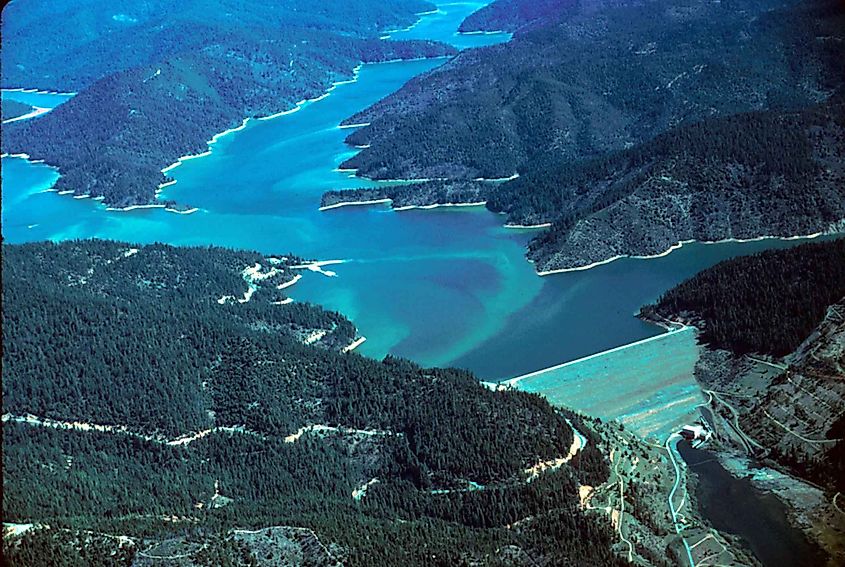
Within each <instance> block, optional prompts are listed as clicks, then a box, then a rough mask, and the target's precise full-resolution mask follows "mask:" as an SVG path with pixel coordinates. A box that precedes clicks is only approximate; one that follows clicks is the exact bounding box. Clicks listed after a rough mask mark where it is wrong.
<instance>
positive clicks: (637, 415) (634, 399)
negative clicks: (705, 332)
mask: <svg viewBox="0 0 845 567" xmlns="http://www.w3.org/2000/svg"><path fill="white" fill-rule="evenodd" d="M698 348H699V347H698V345H697V343H696V331H695V329H692V328H689V327H688V328H686V329H683V330H680V331H675V332H672V333H666V334H663V335H660V336H656V337H652V338H650V339H645V340H643V341H640V342H637V343H634V344H631V345H628V346H625V347H622V348H619V349H615V350H612V351H610V352H607V353H603V354H597V355H594V356H590V357H587V358H585V359H583V360H577V361H573V362H570V363H567V364H565V365H562V366H560V367H557V368H550V369H547V370H543V371H540V372H537V373H534V374H532V375H528V376H525V377H522V378H519V379H517V381H516V382H515V384H514V385H515V387H516V388H517V389H519V390H524V391H526V392H535V393H538V394H541V395H543V396H545V397H546V398H547V399H548V400H549V401H550V402H551V403H552V404H555V405H559V406H565V407H570V408H573V409H576V410H578V411H580V412H582V413H585V414H588V415H591V416H595V417H600V418H602V419H605V420H612V419H615V420H618V421H620V422H622V423H624V424H625V426H626V427H627V428H628V429H629V430H631V431H633V432H634V433H636V434H638V435H640V436H641V437H643V438H646V437H651V438H654V439H655V440H657V441H662V440H663V439H665V438H666V437H667V436H668V435H669V434H670V433H673V432H675V431H677V430H678V429H679V428H680V426H681V425H683V424H684V423H690V422H692V421H693V420H694V419H695V418H696V417H697V413H696V411H695V406H696V404H699V403H701V402H702V401H703V398H702V396H701V390H700V389H699V387H698V384H697V383H696V382H695V379H694V378H693V370H694V368H695V363H696V361H697V360H698ZM608 386H611V387H608Z"/></svg>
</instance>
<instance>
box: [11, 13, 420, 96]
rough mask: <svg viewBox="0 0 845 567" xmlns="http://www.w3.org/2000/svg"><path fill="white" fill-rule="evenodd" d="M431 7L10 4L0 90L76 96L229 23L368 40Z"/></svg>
mask: <svg viewBox="0 0 845 567" xmlns="http://www.w3.org/2000/svg"><path fill="white" fill-rule="evenodd" d="M431 9H433V6H432V4H430V3H429V2H427V1H426V0H387V1H380V2H377V1H372V0H362V1H359V2H354V3H352V2H346V1H344V0H323V1H321V2H311V1H309V0H283V1H280V2H271V3H267V2H260V1H256V0H247V1H245V2H230V1H226V0H199V1H196V0H195V1H192V2H167V1H166V0H143V1H133V0H113V1H111V2H109V3H108V5H103V3H102V2H98V1H96V0H58V1H52V2H42V1H29V2H12V3H10V4H9V5H8V6H5V7H4V9H3V16H2V29H3V52H2V63H3V71H2V81H3V82H2V86H3V87H4V88H9V87H26V88H39V89H44V90H57V91H62V92H68V91H79V90H81V89H83V88H85V87H87V86H89V85H91V84H92V83H94V82H95V81H96V80H98V79H100V78H102V77H104V76H106V75H110V74H111V73H114V72H117V71H123V70H126V69H129V68H132V67H137V66H147V65H152V64H154V63H156V62H158V61H161V60H163V59H167V58H170V57H172V56H174V55H177V54H180V53H188V52H192V51H196V50H198V49H201V48H202V47H204V46H206V45H208V44H209V43H213V42H214V41H219V39H220V38H219V37H218V34H219V33H221V32H222V31H224V30H226V29H229V30H231V29H232V28H233V27H235V26H233V23H236V27H239V28H242V29H248V30H254V31H256V32H257V34H258V35H259V36H261V37H264V38H267V39H272V38H273V37H274V36H275V34H277V33H279V32H280V31H282V30H291V29H309V30H313V31H315V32H317V31H319V32H322V33H329V34H332V35H334V34H343V35H352V36H370V37H373V36H377V35H378V33H379V32H380V31H381V30H383V29H385V28H390V27H394V28H398V27H404V26H407V25H409V24H411V23H413V22H414V20H415V19H416V15H415V14H416V13H418V12H425V11H428V10H431Z"/></svg>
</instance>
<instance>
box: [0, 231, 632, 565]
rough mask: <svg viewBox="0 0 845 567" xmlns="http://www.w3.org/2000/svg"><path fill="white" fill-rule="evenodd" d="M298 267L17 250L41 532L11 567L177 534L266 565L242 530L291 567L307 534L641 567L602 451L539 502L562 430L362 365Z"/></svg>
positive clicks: (346, 547) (435, 374) (449, 374)
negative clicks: (612, 503)
mask: <svg viewBox="0 0 845 567" xmlns="http://www.w3.org/2000/svg"><path fill="white" fill-rule="evenodd" d="M300 262H301V260H300V259H298V258H294V257H268V256H263V255H259V254H255V253H246V252H233V251H228V250H221V249H215V248H173V247H170V246H165V245H153V246H145V247H138V248H133V247H131V246H129V245H126V244H121V243H115V242H103V241H88V242H67V243H64V244H59V245H56V244H49V243H47V244H29V245H22V246H9V245H6V246H4V247H3V269H4V277H3V313H4V325H3V351H4V364H3V413H4V418H3V421H4V423H3V458H4V461H3V473H4V474H3V479H4V480H3V488H4V498H3V508H4V509H3V516H4V521H5V522H15V523H20V524H29V523H32V524H35V525H36V527H35V528H32V530H31V531H30V532H29V535H25V536H24V537H22V538H18V539H16V540H14V542H16V543H14V544H13V545H12V547H7V549H6V551H7V552H8V554H7V557H8V558H9V559H10V560H11V564H13V565H24V564H26V565H32V564H38V563H37V562H35V563H33V562H32V561H34V560H33V557H42V558H43V557H53V558H56V561H57V563H55V564H58V565H75V564H80V563H84V564H88V565H92V564H98V562H100V563H102V562H103V561H106V562H108V560H107V559H106V558H108V557H110V556H109V555H108V553H111V552H112V551H115V550H116V547H115V546H117V547H119V548H120V549H121V550H122V551H121V552H120V554H119V555H118V556H115V557H122V559H113V561H123V560H125V562H123V563H121V564H126V565H128V564H129V563H131V561H132V560H133V558H136V557H137V559H138V560H139V561H144V557H151V556H154V555H155V554H160V555H164V556H167V555H169V553H168V552H166V551H161V552H158V551H156V552H155V553H153V547H156V546H158V545H159V544H158V543H155V544H154V543H151V542H156V541H161V540H162V538H164V540H167V541H170V539H168V538H177V536H178V538H177V539H178V541H179V542H181V543H179V545H186V546H188V547H189V551H190V553H188V556H190V557H192V558H193V559H192V561H200V562H199V563H197V564H206V563H203V562H204V561H206V560H207V561H208V563H207V564H220V563H219V562H220V561H222V559H221V557H227V558H228V559H227V561H228V560H232V561H234V559H233V558H235V557H240V558H241V559H243V560H244V561H246V559H244V558H248V557H250V556H251V555H250V554H253V555H252V556H253V557H254V553H256V552H257V551H256V549H254V548H252V547H250V546H251V545H253V543H254V542H253V543H250V544H249V545H247V544H246V543H243V541H241V540H238V539H237V538H238V537H239V536H237V535H235V536H233V535H232V534H237V533H239V532H232V531H231V530H232V529H233V528H239V529H243V528H246V529H253V528H262V527H264V526H294V528H290V529H288V528H285V529H287V530H288V531H284V530H282V532H281V533H279V534H276V535H277V536H278V537H279V538H280V539H279V541H280V543H279V544H278V546H271V547H273V549H275V551H272V550H271V551H272V552H273V553H275V552H279V550H280V549H284V545H288V544H289V543H290V538H294V535H293V534H300V535H302V534H304V535H302V537H300V536H296V537H295V538H294V539H295V540H296V542H298V543H296V545H298V546H299V545H301V546H303V549H310V547H315V548H316V549H317V550H318V551H319V549H328V550H330V557H334V558H335V559H336V560H338V561H340V562H342V563H343V564H347V565H400V564H401V565H430V564H431V559H432V557H436V558H437V559H436V561H435V563H437V564H443V565H455V564H464V563H472V562H477V561H482V560H483V561H484V562H485V563H488V564H501V565H524V564H528V563H526V561H527V559H526V558H527V557H531V558H533V559H532V560H531V561H530V562H529V563H531V562H533V561H539V562H541V563H542V562H545V563H548V564H561V563H568V562H572V563H576V564H579V565H602V566H604V565H613V564H617V563H618V564H621V559H617V556H616V554H615V552H614V551H612V550H611V535H610V527H609V525H606V524H605V523H603V522H601V521H599V520H597V519H595V518H593V517H585V516H584V515H583V513H582V512H581V511H580V509H578V507H577V501H578V500H577V486H578V482H587V483H589V484H591V485H597V484H600V483H601V482H603V479H605V478H606V477H607V474H608V467H607V463H606V461H605V460H604V457H603V456H602V455H601V453H599V452H597V451H594V450H590V451H585V452H583V453H581V454H579V455H577V457H576V459H574V460H573V461H572V463H571V465H572V466H574V465H575V463H576V462H577V463H578V470H577V471H576V470H575V469H573V468H572V466H561V467H560V468H558V469H556V470H549V471H548V472H546V473H544V474H541V475H540V476H539V478H537V479H536V480H534V481H533V482H530V483H528V482H526V479H525V478H526V477H525V473H524V472H523V471H524V469H526V468H528V467H531V466H532V465H534V464H536V463H537V462H538V461H542V460H548V459H553V458H557V457H559V456H560V455H566V454H567V453H568V451H569V449H570V446H571V444H572V441H573V433H572V430H571V428H570V426H569V425H568V424H567V422H566V419H565V417H564V416H562V415H560V414H558V413H557V412H556V411H555V410H553V409H552V408H551V406H549V404H548V403H547V402H546V401H544V400H542V399H541V398H539V397H537V396H534V395H528V394H524V393H520V392H516V391H492V390H489V389H487V388H485V387H483V386H482V385H481V384H480V383H479V382H478V381H477V380H476V379H475V378H474V377H473V376H471V375H470V374H469V373H467V372H463V371H457V370H448V369H423V368H420V367H418V366H417V365H415V364H413V363H411V362H408V361H404V360H399V359H394V358H388V359H386V360H384V361H383V362H376V361H373V360H369V359H366V358H362V357H360V356H358V355H355V354H352V353H343V352H342V350H343V349H342V347H344V346H346V345H347V344H349V343H350V342H351V341H352V339H354V337H355V330H354V328H353V327H352V325H351V324H350V323H349V322H348V321H346V320H345V319H343V318H342V317H341V316H340V315H338V314H335V313H327V312H325V311H322V310H320V309H319V308H316V307H313V306H309V305H304V304H300V303H296V302H293V303H290V302H287V301H285V300H284V298H283V296H282V293H283V290H284V289H286V286H287V285H290V282H291V281H293V280H294V278H295V276H296V275H297V270H298V268H294V267H293V266H294V265H297V264H299V263H300ZM250 284H251V285H250ZM297 285H304V284H303V283H298V284H297ZM279 286H282V287H281V289H280V287H279ZM250 290H252V291H250ZM236 298H239V299H236ZM573 418H574V416H573ZM578 423H581V422H580V421H579V422H578ZM584 426H585V425H584V424H583V423H581V425H580V427H584ZM517 524H518V525H519V527H518V528H517V527H513V528H510V529H508V528H507V527H506V526H511V525H512V526H516V525H517ZM44 525H49V526H50V528H44V527H39V526H44ZM58 528H61V529H65V530H66V531H57V529H58ZM80 529H83V530H94V531H95V532H98V533H99V532H105V533H108V534H116V533H119V534H124V535H123V536H122V537H124V539H122V540H119V541H118V540H114V541H112V542H111V544H110V545H105V543H106V542H105V541H100V542H99V543H97V542H98V541H99V540H97V537H98V536H96V534H92V535H89V536H85V538H87V539H85V540H78V539H77V536H78V535H79V534H80V532H78V531H77V530H80ZM291 530H293V531H291ZM296 530H304V532H302V533H300V532H297V531H296ZM244 533H247V532H244ZM308 533H310V534H311V535H310V536H309V535H307V534H308ZM74 534H76V535H74ZM227 534H228V535H227ZM284 534H287V535H284ZM241 535H243V534H241ZM312 536H313V538H314V539H309V538H311V537H312ZM185 537H187V539H185ZM233 537H234V538H235V539H234V540H233V539H232V538H233ZM268 537H269V536H268ZM145 538H151V539H149V540H145ZM236 540H237V541H236ZM80 541H82V542H81V543H80ZM144 541H147V543H146V544H143V545H141V544H142V543H143V542H144ZM284 541H287V542H288V544H284V545H283V543H284ZM315 541H316V543H315ZM127 542H129V543H127ZM191 542H205V543H204V544H202V545H200V544H192V543H191ZM239 542H240V543H239ZM130 543H131V545H130ZM171 543H172V542H171ZM101 544H102V545H101ZM162 545H164V544H162ZM167 545H169V546H171V547H164V548H162V549H175V548H174V547H173V546H176V543H172V545H171V544H167ZM192 545H193V546H194V547H191V546H192ZM244 546H246V547H244ZM326 546H328V547H326ZM144 547H147V550H146V551H145V553H146V555H141V554H139V553H138V552H139V551H140V549H143V548H144ZM198 547H201V548H202V549H201V550H200V549H198ZM258 549H262V548H260V547H259V548H258ZM264 549H265V550H264V551H263V552H262V553H265V554H266V553H270V552H271V551H267V550H266V548H264ZM98 550H99V551H98ZM250 550H252V551H250ZM170 553H175V552H170ZM320 553H322V552H320ZM206 554H210V555H206ZM232 554H234V555H232ZM313 554H314V557H315V558H317V557H318V556H319V554H318V553H317V551H314V552H313ZM308 555H309V552H306V556H308ZM124 556H125V557H124ZM209 557H210V559H209ZM214 557H218V558H217V559H214ZM204 558H205V559H204ZM324 559H325V557H324ZM39 561H41V560H39ZM238 561H240V559H239V560H238ZM315 561H316V559H315ZM235 564H239V563H235ZM246 564H249V562H248V561H247V562H246ZM532 564H533V563H532Z"/></svg>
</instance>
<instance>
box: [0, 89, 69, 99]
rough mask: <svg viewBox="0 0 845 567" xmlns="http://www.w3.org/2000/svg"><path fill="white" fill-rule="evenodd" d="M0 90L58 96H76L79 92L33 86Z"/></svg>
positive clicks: (2, 90)
mask: <svg viewBox="0 0 845 567" xmlns="http://www.w3.org/2000/svg"><path fill="white" fill-rule="evenodd" d="M0 92H4V93H27V94H33V93H34V94H43V95H58V96H66V97H72V96H76V95H77V94H79V93H61V92H59V91H42V90H41V89H33V88H28V89H25V88H23V87H16V88H2V89H0Z"/></svg>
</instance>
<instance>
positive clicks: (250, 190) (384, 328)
mask: <svg viewBox="0 0 845 567" xmlns="http://www.w3.org/2000/svg"><path fill="white" fill-rule="evenodd" d="M484 4H485V2H476V3H458V4H452V3H439V4H438V7H439V10H438V11H437V12H433V13H430V14H426V15H423V16H422V17H421V20H420V21H419V22H418V23H417V24H415V25H414V26H412V27H411V28H409V29H407V30H403V31H398V32H390V33H389V35H390V37H391V38H393V39H402V38H426V39H435V40H442V41H447V42H451V43H452V44H454V45H456V46H458V47H461V48H482V49H483V47H482V46H483V45H488V44H493V43H498V42H502V41H507V40H508V38H509V35H508V34H505V33H502V34H485V35H482V34H474V35H461V34H457V33H456V30H457V28H458V25H459V24H460V22H461V21H462V20H463V19H464V18H465V17H466V16H467V15H469V14H470V13H471V12H473V11H474V10H476V9H478V8H479V7H481V6H482V5H484ZM444 61H445V60H443V59H438V60H427V61H421V60H415V61H405V62H392V63H382V64H368V65H363V66H362V68H361V69H360V72H359V73H358V75H357V80H355V81H353V82H346V83H343V84H338V85H337V87H336V88H335V89H334V90H332V91H331V93H330V94H329V96H327V97H324V98H322V99H321V100H318V101H315V102H310V103H305V104H303V105H302V106H301V107H300V109H299V110H298V111H297V112H293V113H290V114H287V115H284V116H280V117H278V118H275V119H272V120H250V121H249V122H248V123H247V124H246V127H245V128H243V129H242V130H240V131H238V132H234V133H232V134H229V135H226V136H223V137H221V138H220V139H219V140H218V141H217V142H216V143H215V144H214V145H213V146H212V152H211V155H209V156H206V157H203V158H201V159H195V160H190V161H186V162H184V163H183V164H182V165H180V166H178V167H176V168H174V169H172V170H170V171H169V172H168V175H170V176H171V177H173V178H174V179H175V180H176V181H177V182H176V183H175V184H172V185H169V186H167V187H166V188H165V189H164V190H163V193H162V197H164V198H167V199H173V200H176V201H178V202H179V203H183V204H187V205H190V206H193V207H196V208H197V209H198V210H197V211H196V212H194V213H192V214H176V213H173V212H168V211H165V210H163V209H160V208H157V209H136V210H132V211H107V210H106V208H105V207H104V206H103V205H102V204H101V203H99V202H96V201H93V200H92V199H88V198H73V197H72V196H70V195H57V194H56V193H55V192H52V191H51V190H50V188H51V186H52V185H53V183H54V182H55V180H56V178H57V175H58V174H57V172H56V171H54V170H53V169H51V168H49V167H48V166H47V165H45V164H35V163H31V162H28V161H26V160H24V159H22V158H14V157H5V158H3V164H2V165H3V187H2V189H3V191H2V205H3V207H2V221H3V237H4V238H5V239H6V242H12V243H15V242H29V241H37V240H44V239H49V240H54V241H60V240H66V239H74V238H108V239H116V240H125V241H130V242H138V243H150V242H166V243H170V244H176V245H203V246H204V245H209V244H214V245H220V246H228V247H234V248H243V249H254V250H258V251H260V252H264V253H268V254H270V253H273V254H285V253H288V252H290V253H293V254H297V255H300V256H304V257H307V258H313V259H318V260H332V259H337V260H343V261H344V263H342V264H337V265H334V266H332V271H334V272H336V273H337V277H326V276H324V275H322V274H319V273H311V272H307V273H306V274H305V276H304V278H303V279H302V280H301V281H300V282H299V283H297V284H296V285H295V286H293V287H291V288H289V292H290V294H291V296H292V297H293V298H294V299H295V300H297V301H310V302H314V303H317V304H320V305H322V306H324V307H326V308H328V309H333V310H337V311H339V312H341V313H343V314H344V315H346V316H347V317H349V318H350V319H352V320H353V321H354V323H355V324H356V325H357V326H358V328H359V329H360V332H361V334H363V335H364V336H366V337H367V341H366V342H365V343H363V345H362V346H361V347H360V348H359V349H358V350H359V352H361V353H362V354H365V355H370V356H373V357H376V358H380V357H383V356H384V355H386V354H388V353H392V354H395V355H398V356H403V357H407V358H410V359H412V360H414V361H417V362H419V363H421V364H424V365H457V366H461V367H464V368H469V369H471V370H474V371H475V372H476V373H477V374H478V375H479V376H480V377H481V378H484V379H486V380H500V379H504V378H510V377H514V376H519V375H523V374H526V373H529V372H534V371H537V370H540V369H543V368H548V367H551V366H555V365H558V364H560V363H562V362H566V361H571V360H575V359H579V358H582V357H585V356H588V355H591V354H594V353H597V352H601V351H605V350H608V349H611V348H614V347H618V346H620V345H624V344H628V343H631V342H635V341H639V340H642V339H646V338H648V337H652V336H655V335H657V334H660V333H662V332H663V329H661V328H659V327H656V326H653V325H648V324H646V323H643V322H642V321H640V320H638V319H636V318H635V317H634V314H635V313H636V312H637V311H638V309H639V308H640V306H641V305H643V304H644V303H647V302H650V301H654V300H655V299H657V298H658V297H659V295H660V294H661V293H662V292H663V291H665V290H666V289H668V288H669V287H671V286H673V285H675V284H677V283H679V282H680V281H682V280H683V279H685V278H687V277H690V276H692V275H693V274H695V273H696V272H698V271H699V270H701V269H703V268H706V267H708V266H710V265H713V264H715V263H717V262H719V261H721V260H724V259H726V258H730V257H732V256H736V255H739V254H749V253H753V252H756V251H759V250H763V249H766V248H772V247H783V246H790V245H794V244H796V242H794V241H793V242H784V241H779V240H769V241H758V242H750V243H724V244H718V245H704V244H691V245H686V246H684V247H683V248H682V249H680V250H676V251H674V252H673V253H671V254H669V255H667V256H664V257H661V258H656V259H651V260H635V259H622V260H618V261H615V262H612V263H610V264H606V265H602V266H598V267H595V268H593V269H590V270H586V271H579V272H569V273H562V274H555V275H550V276H546V277H542V278H541V277H539V276H537V275H536V274H535V272H534V269H533V267H532V265H531V264H529V263H528V262H527V261H526V260H525V257H524V251H525V244H526V243H527V242H528V240H529V239H530V238H531V237H532V236H533V235H535V234H536V231H535V230H530V229H527V230H514V229H506V228H504V227H503V226H502V225H503V217H501V216H499V215H495V214H492V213H490V212H488V211H487V210H486V209H484V207H453V208H438V209H433V210H409V211H403V212H394V211H392V210H391V209H389V208H388V207H387V206H385V205H377V206H365V207H341V208H338V209H333V210H328V211H319V210H318V207H319V203H320V196H321V195H322V193H323V192H324V191H326V190H329V189H340V188H352V187H366V186H373V185H374V182H371V181H368V180H364V179H359V178H356V177H354V176H352V175H350V172H341V171H337V166H338V165H339V164H340V163H341V162H342V161H343V160H345V159H346V158H348V157H349V156H351V155H353V154H354V153H355V152H356V151H357V150H355V149H354V148H352V147H350V146H348V145H346V144H344V142H343V140H344V138H345V137H346V135H348V133H349V132H350V130H349V129H342V128H339V127H338V125H339V124H340V122H341V121H342V120H344V119H345V118H347V117H348V116H350V115H352V114H354V113H355V112H357V111H358V110H361V109H363V108H366V107H367V106H368V105H370V104H373V103H375V102H376V101H378V100H379V99H381V98H383V97H384V96H386V95H388V94H390V93H391V92H393V91H395V90H397V89H398V88H400V87H401V86H402V85H403V84H404V83H405V82H406V81H408V80H409V79H411V78H412V77H414V76H416V75H419V74H421V73H424V72H426V71H428V70H430V69H432V68H434V67H436V66H438V65H441V64H443V63H444ZM24 94H26V93H24ZM3 96H4V97H6V96H8V97H12V96H18V97H19V96H23V95H22V94H21V93H19V92H18V93H17V94H14V93H12V92H5V91H4V93H3ZM38 96H39V95H38V93H28V94H26V98H27V100H29V101H31V102H30V103H31V104H35V105H38V101H37V97H38ZM42 96H45V97H46V96H48V97H52V98H51V99H50V101H51V102H52V103H57V102H60V100H57V99H56V97H57V96H58V95H42ZM41 106H47V104H43V105H41ZM34 119H35V120H37V119H38V118H34ZM233 126H236V125H233ZM166 165H167V164H162V167H164V166H166ZM684 344H685V345H692V346H689V348H695V347H694V342H693V341H687V342H686V343H684ZM677 346H678V345H674V346H673V348H675V347H677ZM681 346H683V345H681ZM648 356H652V355H651V354H649V355H648ZM678 391H679V392H682V393H683V392H685V391H684V390H683V389H682V388H681V389H679V390H678ZM684 396H687V394H686V393H684ZM655 427H658V428H660V427H662V426H661V425H655Z"/></svg>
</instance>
